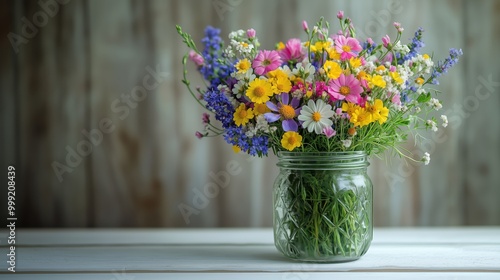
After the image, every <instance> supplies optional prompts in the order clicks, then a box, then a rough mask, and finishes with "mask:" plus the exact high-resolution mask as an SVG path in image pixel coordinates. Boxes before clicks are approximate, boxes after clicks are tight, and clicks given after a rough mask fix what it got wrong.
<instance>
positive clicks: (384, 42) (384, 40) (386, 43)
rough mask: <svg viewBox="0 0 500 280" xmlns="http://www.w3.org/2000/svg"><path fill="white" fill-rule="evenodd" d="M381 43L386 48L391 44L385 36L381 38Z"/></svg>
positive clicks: (389, 39)
mask: <svg viewBox="0 0 500 280" xmlns="http://www.w3.org/2000/svg"><path fill="white" fill-rule="evenodd" d="M382 43H383V44H384V47H386V48H387V46H388V45H389V44H390V43H391V38H390V37H389V35H385V36H384V37H382Z"/></svg>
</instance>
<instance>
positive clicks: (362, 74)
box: [356, 71, 366, 80]
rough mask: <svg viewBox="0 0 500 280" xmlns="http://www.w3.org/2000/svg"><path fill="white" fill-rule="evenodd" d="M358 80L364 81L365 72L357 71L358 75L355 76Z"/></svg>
mask: <svg viewBox="0 0 500 280" xmlns="http://www.w3.org/2000/svg"><path fill="white" fill-rule="evenodd" d="M356 78H358V80H361V79H364V80H366V72H365V71H359V73H358V75H357V76H356Z"/></svg>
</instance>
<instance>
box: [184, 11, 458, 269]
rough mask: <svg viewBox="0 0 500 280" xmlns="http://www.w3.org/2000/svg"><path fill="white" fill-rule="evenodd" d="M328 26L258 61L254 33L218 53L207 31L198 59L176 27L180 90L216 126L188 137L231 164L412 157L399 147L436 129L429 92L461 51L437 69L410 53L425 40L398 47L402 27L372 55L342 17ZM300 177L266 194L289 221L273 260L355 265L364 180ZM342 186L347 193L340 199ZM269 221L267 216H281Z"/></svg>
mask: <svg viewBox="0 0 500 280" xmlns="http://www.w3.org/2000/svg"><path fill="white" fill-rule="evenodd" d="M337 18H338V19H339V22H340V30H339V31H338V32H336V33H334V34H330V33H329V27H330V26H329V23H328V22H326V21H325V20H324V19H321V20H320V21H319V22H318V23H317V24H316V25H315V26H314V27H313V28H312V29H309V27H308V25H307V23H306V22H303V24H302V28H303V30H304V32H305V34H306V35H307V39H306V40H304V41H303V40H301V39H299V38H292V39H290V40H288V41H287V42H286V43H283V42H279V43H278V44H276V48H275V49H272V50H271V49H270V50H267V49H259V47H260V44H259V41H258V38H257V36H256V32H255V30H254V29H248V30H247V31H243V30H238V31H234V32H231V33H230V34H229V44H228V45H227V46H225V45H224V42H223V41H222V39H221V38H220V36H219V33H220V31H219V30H218V29H215V28H212V27H207V28H206V30H205V38H203V40H202V43H203V44H204V49H203V50H202V51H200V50H198V48H197V47H196V45H195V43H194V42H193V39H192V37H191V36H190V35H189V34H187V33H184V32H183V31H182V29H181V27H179V26H177V31H178V33H179V34H180V35H181V36H182V38H183V41H184V42H185V43H186V44H187V46H188V47H189V48H191V51H190V52H189V53H187V54H186V55H185V56H184V58H183V65H184V79H183V82H184V84H186V86H187V87H188V89H189V92H190V93H191V94H192V95H193V96H194V97H195V99H196V100H197V101H198V103H199V104H200V105H202V106H203V107H204V108H206V109H208V111H210V112H211V113H212V114H214V115H215V119H216V120H217V121H218V122H219V124H217V123H215V122H214V121H213V120H212V119H211V116H210V115H209V114H207V113H205V114H203V123H204V126H205V130H204V132H196V135H197V136H198V137H199V138H202V137H208V136H217V135H223V137H224V140H225V141H226V142H227V143H229V144H231V145H233V149H234V150H235V151H236V152H239V151H243V152H245V153H248V154H250V155H253V156H264V155H267V153H268V150H269V149H272V150H273V152H274V153H282V154H283V152H287V151H293V152H302V153H309V155H311V154H315V155H318V154H321V153H325V152H343V153H344V154H345V153H346V152H347V154H348V153H352V152H354V151H363V152H364V153H365V154H366V155H368V156H369V155H376V154H380V153H382V152H383V151H385V150H387V149H388V148H392V149H394V151H396V152H397V153H398V154H400V155H403V156H406V157H409V155H407V153H406V152H405V151H402V150H400V148H398V144H399V143H402V142H404V141H406V139H407V136H408V134H409V133H413V131H415V130H416V129H430V130H433V131H436V130H437V129H438V120H437V119H436V118H434V117H431V118H426V117H424V116H427V115H428V113H430V112H431V111H433V110H439V109H440V108H441V107H442V105H441V103H440V101H439V100H438V99H437V98H436V96H437V94H438V91H437V90H435V89H432V88H431V87H430V86H431V85H437V84H438V78H439V77H440V76H441V75H442V74H443V73H446V72H447V71H448V69H449V68H450V67H452V66H453V65H455V64H456V63H457V61H458V58H459V56H460V55H462V51H461V50H455V49H451V50H450V55H449V57H448V58H446V59H445V60H443V61H438V62H437V63H435V62H433V58H432V57H431V56H429V55H427V54H420V53H419V51H420V49H421V48H422V47H423V46H424V43H423V42H422V33H423V30H422V29H418V30H417V31H416V32H415V36H414V37H413V39H412V40H411V42H410V43H409V44H403V43H402V42H401V41H400V39H401V36H402V33H403V27H402V26H401V24H400V23H394V27H395V29H396V36H395V39H393V40H391V38H390V37H389V36H388V35H386V36H384V37H383V38H382V40H381V41H382V43H381V44H377V43H376V42H374V41H373V40H372V39H371V38H367V39H366V40H365V41H360V40H358V39H357V38H356V32H355V28H354V27H353V25H352V23H351V20H350V19H349V18H345V17H344V15H343V12H339V13H338V14H337ZM188 59H190V60H191V61H193V62H194V63H195V65H196V66H197V68H198V70H199V71H200V73H201V74H202V75H203V77H204V78H205V79H206V80H207V82H208V84H207V87H206V89H201V88H197V92H195V91H193V89H192V88H191V84H190V81H189V80H188V79H187V70H186V64H187V60H188ZM440 122H441V124H442V126H444V127H445V126H446V125H447V123H448V121H447V118H446V116H444V115H441V120H440ZM409 127H410V128H412V129H408V128H409ZM355 157H356V154H355ZM351 159H352V158H351ZM429 160H430V158H429V154H428V153H425V155H424V157H423V158H422V161H423V162H424V163H425V164H428V163H429ZM318 161H319V162H320V161H321V160H319V159H318ZM347 161H349V160H347ZM300 162H302V163H304V162H308V161H307V160H305V161H300ZM343 162H345V161H343ZM298 169H300V170H299V171H296V172H288V173H286V174H284V175H283V176H281V177H280V176H279V177H278V179H277V182H278V181H279V182H286V185H287V186H286V187H283V185H281V186H279V187H278V190H277V191H276V192H275V193H278V194H279V195H280V196H282V197H287V200H288V202H287V203H288V205H280V206H279V207H280V208H281V209H287V210H286V211H288V214H286V215H285V216H286V217H288V219H289V220H288V221H285V222H284V223H286V224H287V225H278V227H280V228H283V229H286V231H287V233H286V234H284V236H285V237H283V238H287V239H289V240H287V244H286V245H285V246H282V245H283V244H280V245H278V244H277V247H278V248H279V249H280V251H282V252H285V254H286V255H288V256H291V257H293V258H297V259H307V256H313V257H312V259H313V260H316V261H318V260H319V261H325V260H330V259H329V257H330V256H341V258H339V259H338V260H343V261H345V260H350V259H355V258H356V257H359V256H361V255H362V254H364V252H366V250H367V248H368V247H367V246H366V244H367V242H368V245H369V242H370V241H371V228H372V227H371V199H370V201H369V202H365V201H364V199H366V197H370V198H371V183H369V187H367V186H362V187H360V185H359V184H360V183H359V182H362V183H364V182H368V181H369V179H368V180H365V179H364V178H365V177H359V176H358V175H359V174H357V173H356V172H354V173H352V174H350V175H348V176H347V177H346V176H344V174H339V173H335V172H334V173H332V172H330V171H325V170H317V169H314V170H304V169H303V168H298ZM365 169H366V166H365ZM330 170H331V168H330ZM365 172H366V171H365ZM355 173H356V174H355ZM356 176H358V177H359V178H357V179H356V178H355V177H356ZM349 178H350V179H349ZM280 180H281V181H280ZM349 180H351V181H350V182H349V184H348V186H346V187H338V184H340V183H343V182H344V183H345V182H346V181H349ZM283 184H285V183H283ZM366 184H368V183H366ZM332 186H333V187H334V188H335V187H337V188H338V189H336V190H333V189H332ZM352 186H354V187H352ZM277 200H278V201H279V200H280V199H279V198H276V197H275V202H276V201H277ZM279 203H281V202H278V204H279ZM287 203H284V204H287ZM275 205H276V204H275ZM278 212H279V213H278ZM278 212H276V213H278V214H276V213H275V216H276V215H278V216H279V215H282V214H283V213H282V210H279V211H278ZM275 222H276V221H275ZM275 226H276V225H275ZM278 231H279V229H278ZM275 236H276V227H275ZM280 238H281V237H275V240H276V239H280ZM285 247H286V248H285Z"/></svg>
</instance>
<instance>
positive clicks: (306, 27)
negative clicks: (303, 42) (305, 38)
mask: <svg viewBox="0 0 500 280" xmlns="http://www.w3.org/2000/svg"><path fill="white" fill-rule="evenodd" d="M302 29H304V31H305V32H307V31H308V30H309V26H308V25H307V21H305V20H303V21H302Z"/></svg>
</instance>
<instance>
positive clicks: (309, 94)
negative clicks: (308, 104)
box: [306, 90, 313, 98]
mask: <svg viewBox="0 0 500 280" xmlns="http://www.w3.org/2000/svg"><path fill="white" fill-rule="evenodd" d="M312 94H313V92H312V90H307V91H306V97H307V98H311V96H312Z"/></svg>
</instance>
